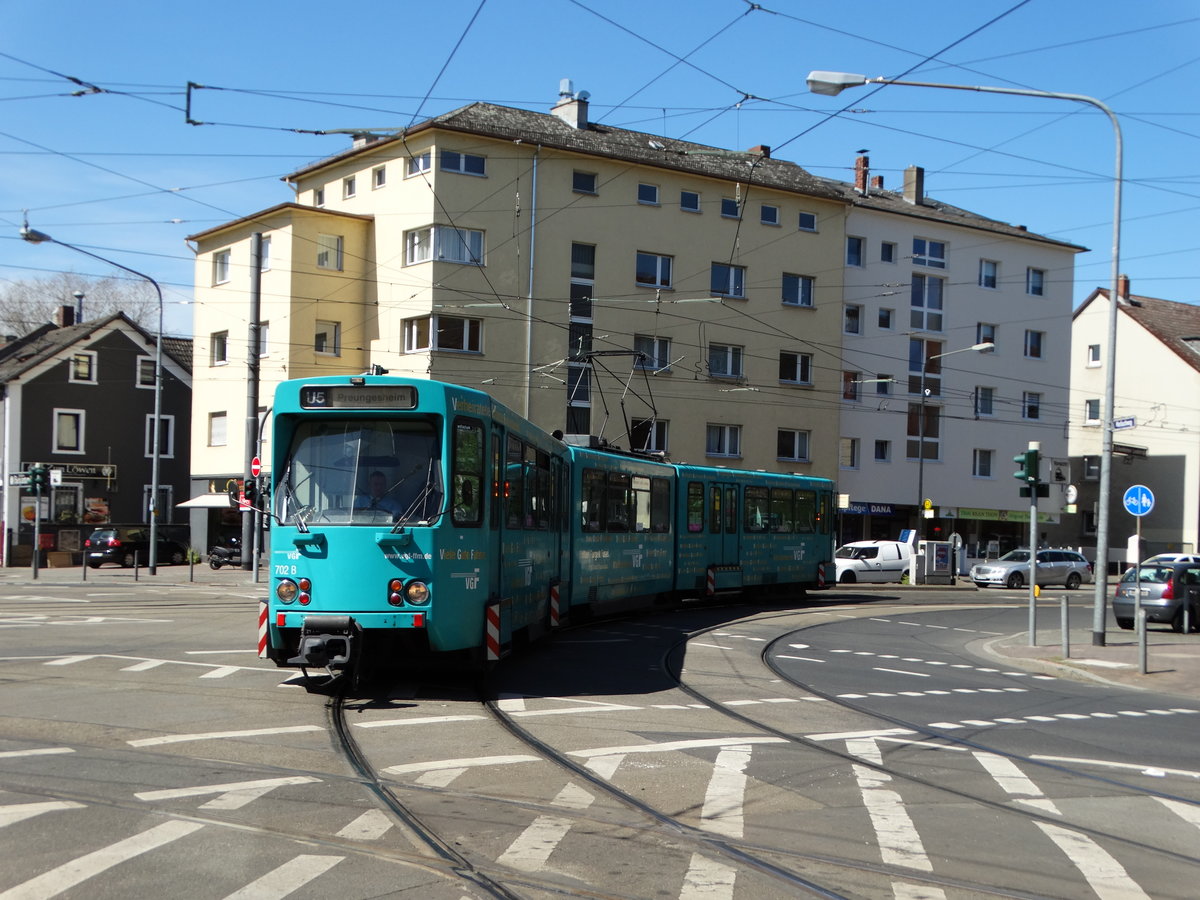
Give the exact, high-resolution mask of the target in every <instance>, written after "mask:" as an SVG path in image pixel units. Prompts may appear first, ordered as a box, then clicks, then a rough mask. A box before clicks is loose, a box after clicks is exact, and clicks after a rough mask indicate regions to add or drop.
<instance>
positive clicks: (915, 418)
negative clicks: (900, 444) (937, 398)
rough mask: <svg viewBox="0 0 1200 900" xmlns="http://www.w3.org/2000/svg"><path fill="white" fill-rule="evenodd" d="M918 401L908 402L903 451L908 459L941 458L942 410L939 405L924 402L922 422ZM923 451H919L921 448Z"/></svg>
mask: <svg viewBox="0 0 1200 900" xmlns="http://www.w3.org/2000/svg"><path fill="white" fill-rule="evenodd" d="M921 409H922V406H921V404H920V403H910V404H908V432H907V433H908V441H907V443H906V445H905V453H906V455H907V458H908V459H921V458H922V455H923V456H924V458H925V459H941V458H942V442H941V427H942V410H941V408H940V407H937V406H931V405H929V404H926V405H925V407H924V410H925V419H924V422H923V423H922V419H921ZM922 447H923V449H924V453H923V454H922V453H921V449H922Z"/></svg>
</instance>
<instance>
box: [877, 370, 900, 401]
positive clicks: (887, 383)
mask: <svg viewBox="0 0 1200 900" xmlns="http://www.w3.org/2000/svg"><path fill="white" fill-rule="evenodd" d="M895 383H896V379H895V378H893V377H892V376H891V375H888V374H887V373H886V372H880V373H879V374H877V375H876V376H875V394H876V396H879V397H890V396H891V394H892V385H893V384H895Z"/></svg>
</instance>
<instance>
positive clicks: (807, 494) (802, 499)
mask: <svg viewBox="0 0 1200 900" xmlns="http://www.w3.org/2000/svg"><path fill="white" fill-rule="evenodd" d="M816 520H817V495H816V492H814V491H796V531H797V532H798V533H800V534H812V533H813V532H814V531H816V530H817V527H816Z"/></svg>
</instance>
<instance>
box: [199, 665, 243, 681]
mask: <svg viewBox="0 0 1200 900" xmlns="http://www.w3.org/2000/svg"><path fill="white" fill-rule="evenodd" d="M241 670H242V667H241V666H217V667H216V668H215V669H212V670H211V671H208V672H205V673H204V674H203V675H201V676H200V677H201V678H224V677H226V676H227V675H232V674H234V673H235V672H240V671H241Z"/></svg>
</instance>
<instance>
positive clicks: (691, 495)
mask: <svg viewBox="0 0 1200 900" xmlns="http://www.w3.org/2000/svg"><path fill="white" fill-rule="evenodd" d="M687 530H688V531H689V532H691V533H692V534H695V533H696V532H698V531H703V530H704V485H703V484H701V483H700V482H699V481H689V482H688V487H687Z"/></svg>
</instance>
